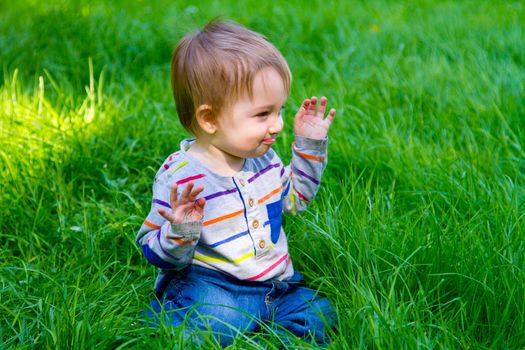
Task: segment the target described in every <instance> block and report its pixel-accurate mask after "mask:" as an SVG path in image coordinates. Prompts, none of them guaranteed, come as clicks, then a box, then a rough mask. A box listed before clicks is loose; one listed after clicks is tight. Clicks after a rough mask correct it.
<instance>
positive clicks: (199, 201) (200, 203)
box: [196, 198, 206, 210]
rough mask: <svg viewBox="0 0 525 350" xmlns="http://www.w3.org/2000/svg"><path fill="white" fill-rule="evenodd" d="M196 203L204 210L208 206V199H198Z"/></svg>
mask: <svg viewBox="0 0 525 350" xmlns="http://www.w3.org/2000/svg"><path fill="white" fill-rule="evenodd" d="M196 203H197V206H198V207H199V208H200V209H201V210H202V209H204V206H205V205H206V199H204V198H199V199H197V201H196Z"/></svg>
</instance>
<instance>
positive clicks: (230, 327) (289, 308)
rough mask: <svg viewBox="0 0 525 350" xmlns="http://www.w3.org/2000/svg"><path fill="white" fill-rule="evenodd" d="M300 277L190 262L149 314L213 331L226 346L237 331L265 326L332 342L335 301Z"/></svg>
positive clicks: (174, 323) (152, 318)
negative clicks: (238, 272)
mask: <svg viewBox="0 0 525 350" xmlns="http://www.w3.org/2000/svg"><path fill="white" fill-rule="evenodd" d="M301 280H302V278H301V275H300V274H299V273H297V272H296V274H295V275H294V276H293V278H292V279H291V280H289V281H277V280H271V281H265V282H253V281H242V280H238V279H236V278H234V277H230V276H228V275H225V274H223V273H220V272H216V271H214V270H211V269H207V268H203V267H200V266H195V265H191V266H190V267H188V268H187V269H186V270H185V271H184V273H182V274H180V275H179V276H178V278H174V279H173V280H172V281H171V282H170V283H169V284H168V286H167V288H166V290H165V291H164V294H163V296H162V297H161V299H160V301H159V300H155V301H153V302H152V303H151V309H150V310H149V311H148V312H147V317H148V319H149V321H150V322H153V323H154V324H158V323H159V322H163V323H164V324H166V323H167V324H169V325H172V326H179V325H182V324H183V325H184V327H185V328H189V329H186V330H187V331H190V332H191V329H198V330H211V331H212V333H213V335H214V336H215V337H216V338H217V340H218V341H219V342H220V343H221V345H223V346H226V345H228V344H231V343H232V342H233V338H234V337H235V336H236V334H238V333H242V332H257V331H260V330H261V325H268V327H269V328H270V329H272V330H276V331H277V332H280V331H281V330H283V329H285V330H287V331H289V332H291V333H292V334H294V335H296V336H298V337H301V338H306V339H310V340H313V341H316V342H317V343H318V344H325V343H328V338H327V336H326V330H327V328H328V327H330V326H331V325H332V323H333V318H334V312H333V309H332V306H331V305H330V302H329V301H328V300H327V299H325V298H322V297H320V296H318V295H317V293H316V292H314V291H313V290H311V289H309V288H306V287H304V286H303V285H301V283H300V282H301ZM161 319H163V320H162V321H161Z"/></svg>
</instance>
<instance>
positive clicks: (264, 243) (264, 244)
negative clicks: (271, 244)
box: [259, 239, 266, 249]
mask: <svg viewBox="0 0 525 350" xmlns="http://www.w3.org/2000/svg"><path fill="white" fill-rule="evenodd" d="M264 247H266V242H265V241H264V239H261V240H260V241H259V248H261V249H263V248H264Z"/></svg>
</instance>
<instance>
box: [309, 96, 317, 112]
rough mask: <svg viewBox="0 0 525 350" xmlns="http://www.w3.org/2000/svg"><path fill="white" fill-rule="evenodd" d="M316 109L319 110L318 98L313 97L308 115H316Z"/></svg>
mask: <svg viewBox="0 0 525 350" xmlns="http://www.w3.org/2000/svg"><path fill="white" fill-rule="evenodd" d="M316 108H317V96H312V97H311V98H310V106H309V107H308V114H311V115H314V114H315V109H316Z"/></svg>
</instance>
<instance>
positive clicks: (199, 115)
mask: <svg viewBox="0 0 525 350" xmlns="http://www.w3.org/2000/svg"><path fill="white" fill-rule="evenodd" d="M195 119H197V124H199V126H200V128H201V129H202V131H204V132H205V133H207V134H210V135H213V134H214V133H215V131H217V118H216V117H215V113H214V112H213V109H212V108H211V106H210V105H200V106H199V107H198V108H197V110H196V111H195Z"/></svg>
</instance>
